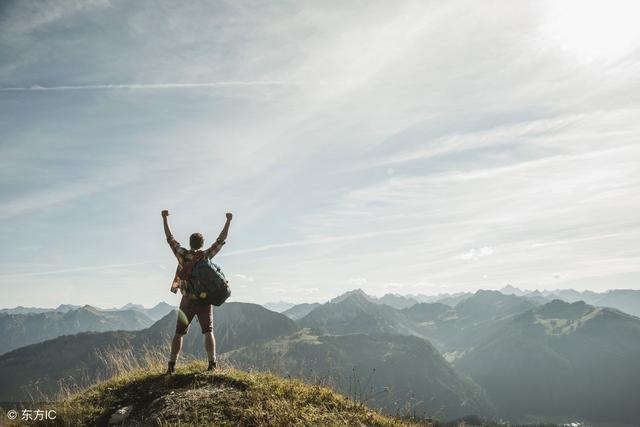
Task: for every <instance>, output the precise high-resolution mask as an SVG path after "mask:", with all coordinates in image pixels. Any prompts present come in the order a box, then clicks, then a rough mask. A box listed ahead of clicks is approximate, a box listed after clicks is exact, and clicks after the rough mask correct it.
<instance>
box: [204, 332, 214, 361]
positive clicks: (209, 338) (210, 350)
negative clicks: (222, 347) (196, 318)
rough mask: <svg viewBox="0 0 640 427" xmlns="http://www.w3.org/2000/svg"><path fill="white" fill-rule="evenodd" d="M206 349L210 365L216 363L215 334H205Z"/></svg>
mask: <svg viewBox="0 0 640 427" xmlns="http://www.w3.org/2000/svg"><path fill="white" fill-rule="evenodd" d="M204 349H205V351H206V352H207V356H208V357H209V363H211V362H213V363H214V364H215V362H216V338H215V337H214V336H213V332H207V333H206V334H204Z"/></svg>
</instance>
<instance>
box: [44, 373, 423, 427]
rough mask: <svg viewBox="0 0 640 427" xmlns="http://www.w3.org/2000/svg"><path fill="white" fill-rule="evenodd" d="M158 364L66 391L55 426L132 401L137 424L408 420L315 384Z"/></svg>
mask: <svg viewBox="0 0 640 427" xmlns="http://www.w3.org/2000/svg"><path fill="white" fill-rule="evenodd" d="M163 368H164V366H163V365H155V366H152V367H148V368H144V369H137V370H134V371H131V372H129V373H124V374H121V375H119V376H116V377H114V378H112V379H110V380H107V381H105V382H102V383H100V384H97V385H94V386H92V387H90V388H88V389H86V390H85V391H82V392H79V393H77V394H74V395H71V396H69V397H67V398H66V399H65V400H63V401H62V402H61V403H60V404H58V405H56V408H54V409H56V410H57V412H58V418H57V420H56V421H55V422H54V423H53V424H55V425H97V426H101V425H107V424H108V422H109V419H110V417H111V415H112V414H113V413H114V412H116V411H117V410H118V409H119V408H122V407H126V406H132V410H131V413H130V415H129V416H128V417H127V419H126V422H125V424H126V425H140V426H142V425H144V426H177V425H179V426H206V425H216V426H224V425H233V426H291V425H296V426H315V425H323V426H324V425H331V426H409V425H415V424H413V423H412V422H410V421H404V420H399V419H397V418H392V417H387V416H384V415H382V414H380V413H378V412H376V411H373V410H371V409H369V408H368V407H367V406H366V405H364V404H362V403H358V402H354V401H352V400H350V399H348V398H346V397H344V396H342V395H340V394H338V393H336V392H335V391H333V390H331V389H329V388H327V387H322V386H320V385H307V384H304V383H302V382H301V381H298V380H295V379H285V378H281V377H278V376H275V375H272V374H268V373H261V372H244V371H240V370H237V369H233V368H223V369H220V370H217V371H215V373H213V374H212V373H208V372H205V365H204V364H203V363H201V362H191V363H189V364H186V365H184V364H183V365H182V366H179V367H178V369H177V370H176V373H175V374H173V375H164V373H163Z"/></svg>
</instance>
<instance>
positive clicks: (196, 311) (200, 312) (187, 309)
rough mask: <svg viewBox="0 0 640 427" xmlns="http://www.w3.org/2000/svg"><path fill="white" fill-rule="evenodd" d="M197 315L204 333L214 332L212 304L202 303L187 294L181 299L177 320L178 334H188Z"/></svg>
mask: <svg viewBox="0 0 640 427" xmlns="http://www.w3.org/2000/svg"><path fill="white" fill-rule="evenodd" d="M195 316H197V317H198V322H199V323H200V329H202V333H203V334H206V333H208V332H213V307H212V306H211V304H202V303H200V302H199V301H195V300H192V299H191V298H187V297H185V296H183V297H182V300H180V309H179V310H178V320H177V321H176V334H177V335H186V333H187V332H188V331H189V325H190V324H191V321H192V320H193V318H194V317H195Z"/></svg>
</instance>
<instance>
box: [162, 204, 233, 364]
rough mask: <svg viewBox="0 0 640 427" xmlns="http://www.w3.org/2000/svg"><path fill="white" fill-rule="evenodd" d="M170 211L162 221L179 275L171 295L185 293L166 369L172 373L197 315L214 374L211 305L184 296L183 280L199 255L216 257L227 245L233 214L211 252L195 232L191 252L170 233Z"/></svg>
mask: <svg viewBox="0 0 640 427" xmlns="http://www.w3.org/2000/svg"><path fill="white" fill-rule="evenodd" d="M168 217H169V211H167V210H163V211H162V222H163V224H164V234H165V235H166V236H167V243H169V246H170V247H171V250H172V251H173V253H174V255H175V256H176V258H177V259H178V268H177V270H176V275H175V276H174V278H173V282H172V283H171V292H173V293H176V292H177V291H178V289H180V290H181V292H182V300H180V309H179V310H178V320H177V322H176V333H175V335H174V336H173V340H172V341H171V355H170V356H169V362H168V366H167V373H168V374H172V373H173V372H174V370H175V367H176V360H177V359H178V354H179V353H180V350H181V349H182V337H183V336H184V335H186V333H187V331H188V330H189V325H190V324H191V321H192V320H193V318H194V317H195V316H197V317H198V322H200V328H201V329H202V334H203V335H204V348H205V350H206V351H207V355H208V356H209V367H208V368H207V370H208V371H212V370H214V369H215V367H216V340H215V338H214V336H213V307H212V306H211V304H206V303H203V302H201V301H198V300H197V299H193V298H191V297H190V296H189V295H187V294H185V292H184V289H185V286H186V283H185V280H184V279H181V276H182V277H184V276H183V274H182V273H183V271H182V270H183V269H184V268H185V266H187V265H189V263H190V261H192V260H193V259H194V258H195V256H196V254H197V253H198V252H204V256H206V257H208V258H213V257H214V256H215V255H216V254H217V253H218V252H219V251H220V249H222V245H224V244H225V240H226V239H227V234H228V233H229V226H230V225H231V218H232V215H231V214H230V213H227V222H226V223H225V224H224V227H223V229H222V231H221V232H220V235H219V236H218V238H217V239H216V241H215V242H213V244H212V245H211V246H209V248H208V249H206V250H204V251H200V248H202V246H203V245H204V237H203V236H202V234H200V233H193V234H192V235H191V237H190V238H189V249H185V248H183V247H182V246H180V243H178V242H177V241H176V240H175V239H174V238H173V235H172V234H171V229H169V222H168V219H167V218H168Z"/></svg>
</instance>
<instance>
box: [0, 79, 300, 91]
mask: <svg viewBox="0 0 640 427" xmlns="http://www.w3.org/2000/svg"><path fill="white" fill-rule="evenodd" d="M300 84H301V83H295V82H286V81H279V80H254V81H251V80H249V81H240V80H236V81H220V82H204V83H128V84H93V85H75V86H74V85H70V86H40V85H33V86H28V87H3V88H0V92H26V91H28V92H31V91H35V92H38V91H66V90H112V89H115V90H118V89H131V90H137V89H149V90H151V89H198V88H220V87H245V86H246V87H250V86H299V85H300Z"/></svg>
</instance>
